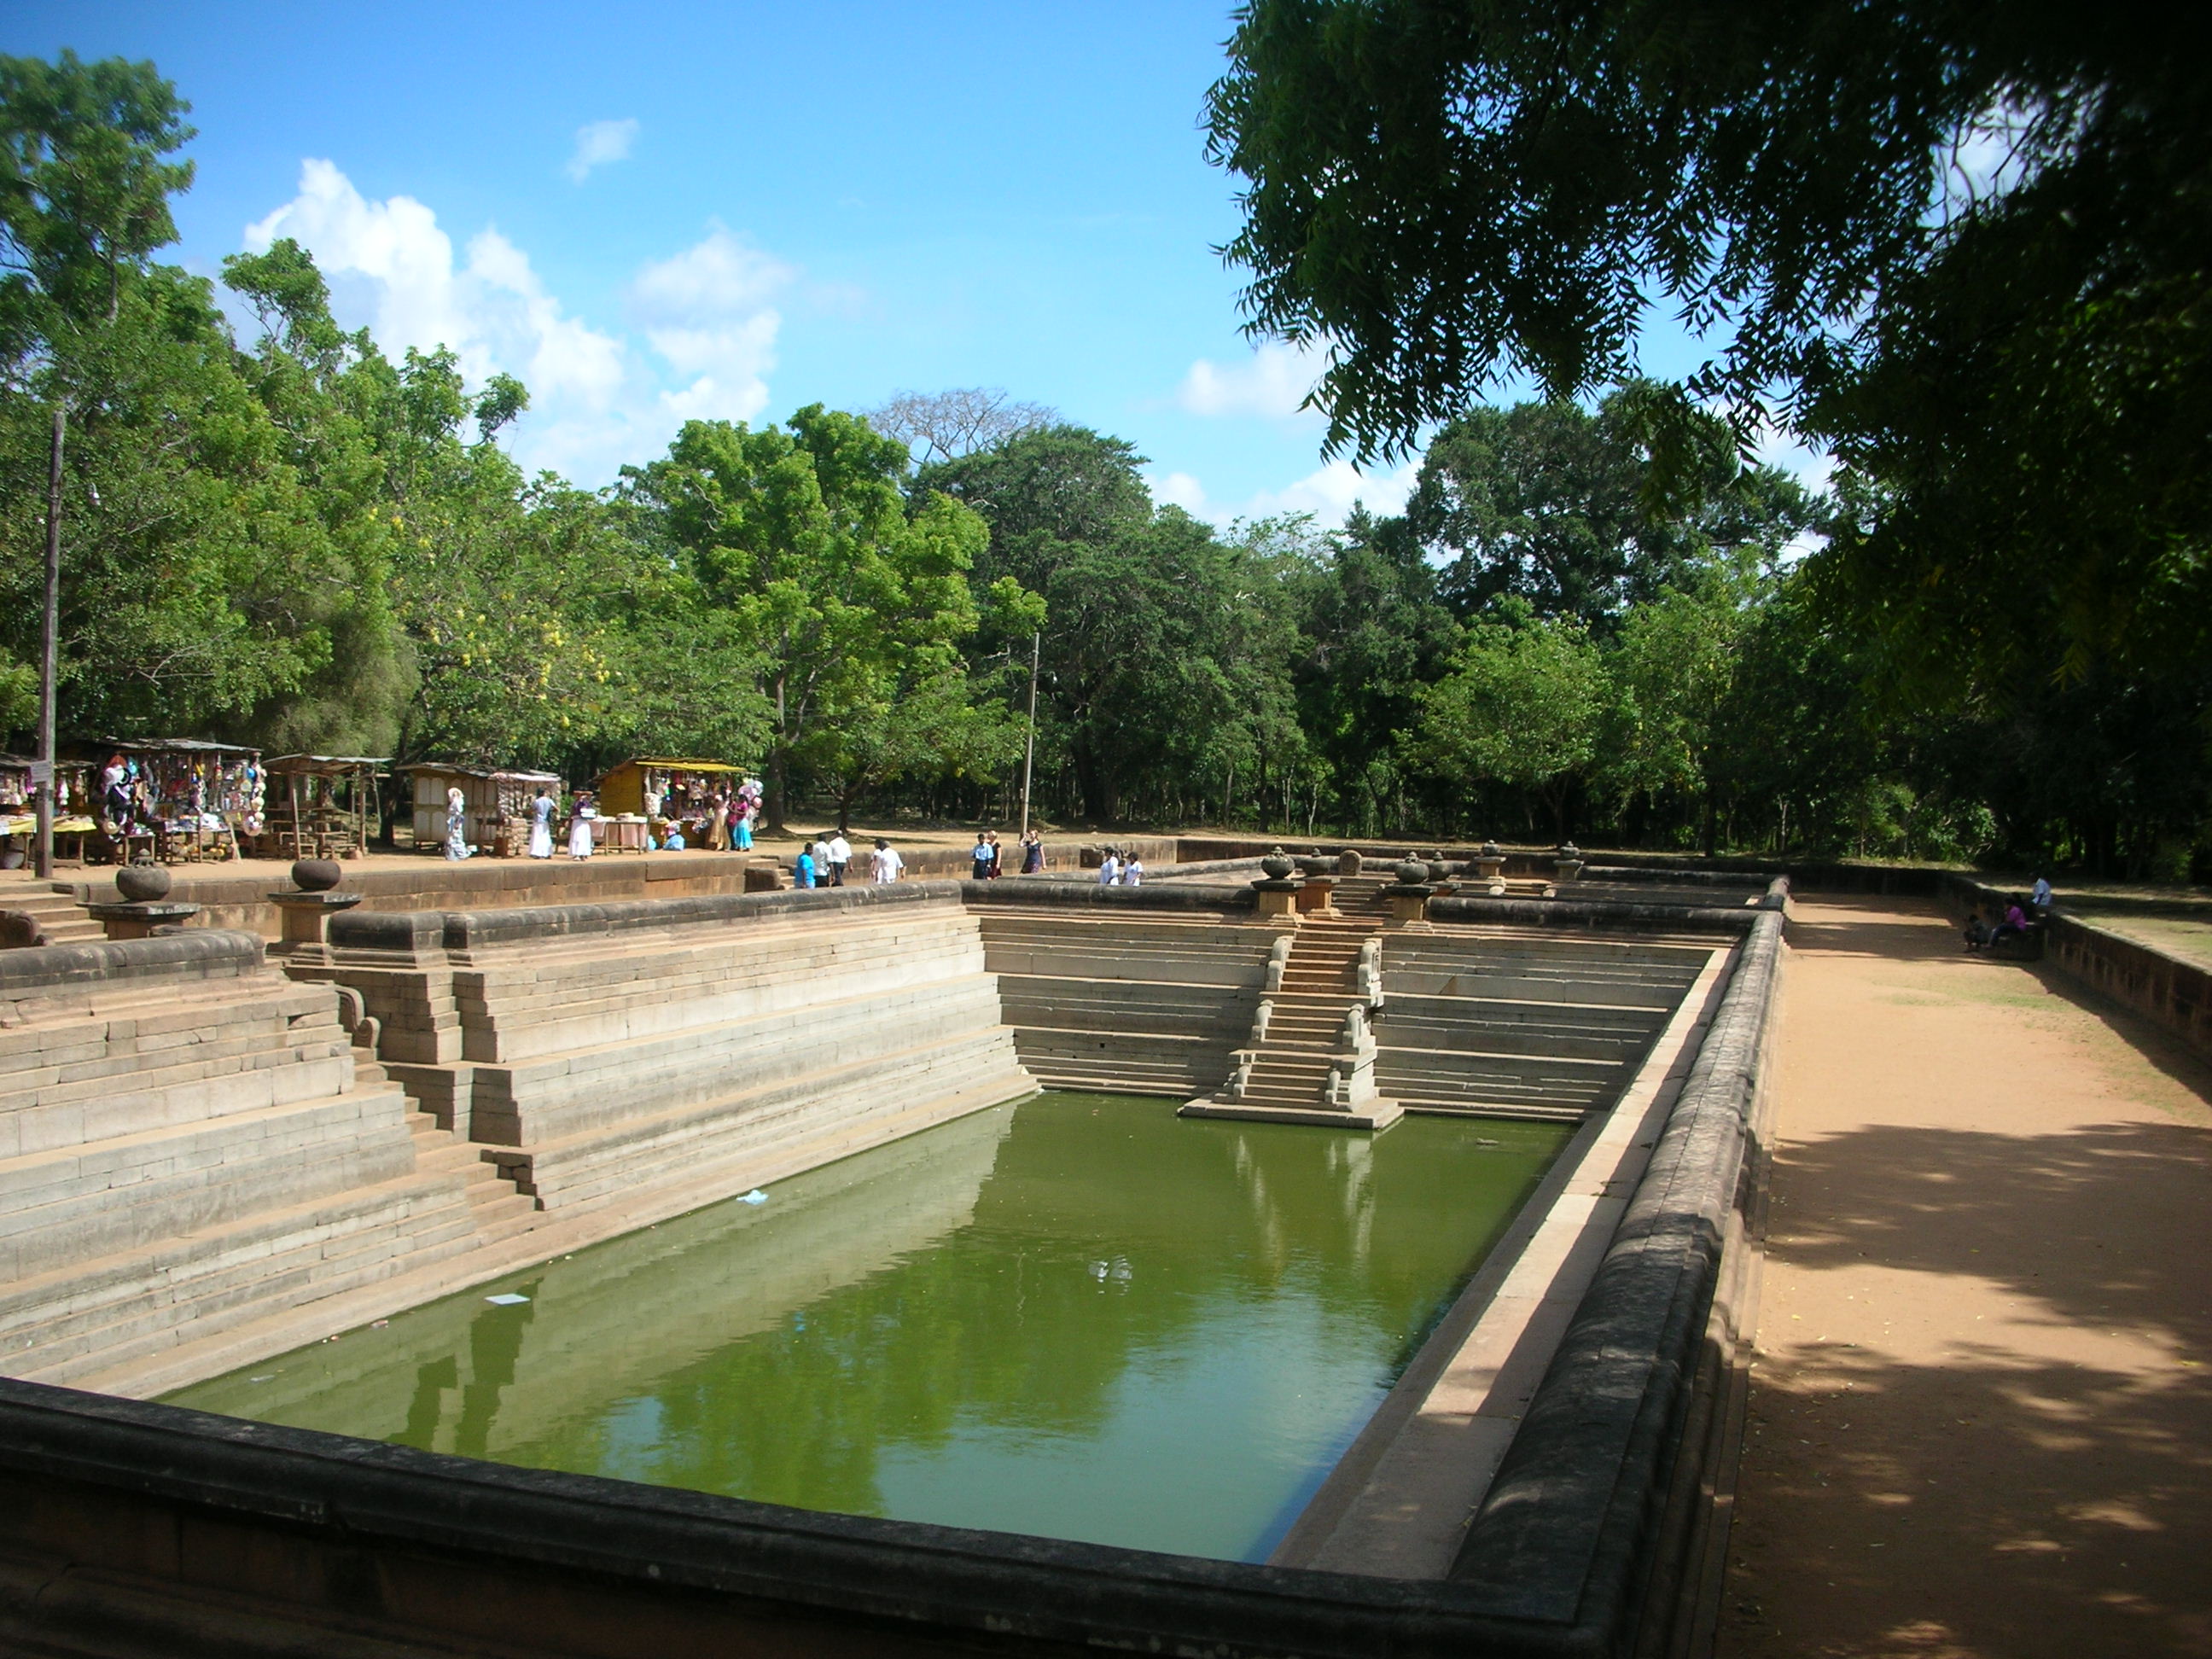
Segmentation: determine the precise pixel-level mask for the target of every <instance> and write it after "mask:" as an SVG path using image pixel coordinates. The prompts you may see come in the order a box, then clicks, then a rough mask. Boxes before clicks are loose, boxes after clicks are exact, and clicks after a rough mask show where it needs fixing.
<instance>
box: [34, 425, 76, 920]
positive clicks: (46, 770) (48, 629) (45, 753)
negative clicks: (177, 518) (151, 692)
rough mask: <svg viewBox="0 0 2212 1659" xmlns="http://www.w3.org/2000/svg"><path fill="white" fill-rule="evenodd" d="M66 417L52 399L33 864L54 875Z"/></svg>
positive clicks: (41, 874) (41, 873) (43, 877)
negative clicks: (56, 707) (36, 810)
mask: <svg viewBox="0 0 2212 1659" xmlns="http://www.w3.org/2000/svg"><path fill="white" fill-rule="evenodd" d="M67 419H68V414H67V411H66V408H65V406H64V404H62V402H61V401H60V399H58V398H57V399H56V400H55V402H54V444H53V453H52V456H51V457H50V458H49V459H48V461H47V465H46V617H45V621H44V627H43V629H41V635H42V637H41V640H40V654H39V766H40V774H41V775H40V779H39V793H38V811H39V844H38V850H37V855H36V859H35V861H34V863H33V869H34V870H35V871H36V872H37V873H38V878H39V879H40V881H52V879H53V878H54V701H55V697H56V696H57V694H58V691H59V690H60V678H59V673H60V667H61V634H62V434H63V428H64V422H66V421H67Z"/></svg>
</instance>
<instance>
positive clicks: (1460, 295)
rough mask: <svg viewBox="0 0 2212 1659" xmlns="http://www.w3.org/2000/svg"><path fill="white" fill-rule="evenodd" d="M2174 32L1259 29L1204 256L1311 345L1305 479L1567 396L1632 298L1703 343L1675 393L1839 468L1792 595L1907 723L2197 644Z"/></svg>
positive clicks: (1647, 3)
mask: <svg viewBox="0 0 2212 1659" xmlns="http://www.w3.org/2000/svg"><path fill="white" fill-rule="evenodd" d="M2200 25H2201V20H2200V19H2199V17H2198V16H2197V14H2196V13H2195V12H2194V11H2193V10H2191V9H2189V8H2174V7H2167V8H2156V7H2143V8H2136V9H2130V10H2129V11H2128V12H2127V13H2126V14H2125V15H2124V16H2122V17H2118V18H2115V17H2112V16H2110V15H2102V14H2091V13H2087V12H2081V11H2069V10H2067V9H2040V10H2039V9H2022V8H2020V7H2015V6H1983V7H1972V6H1968V7H1961V6H1956V5H1950V4H1945V3H1941V0H1912V3H1907V4H1904V5H1899V6H1892V7H1889V8H1887V9H1879V8H1877V9H1869V8H1868V7H1866V6H1863V5H1861V4H1858V3H1857V0H1814V3H1808V4H1804V5H1797V6H1789V7H1772V6H1759V5H1754V4H1749V3H1746V0H1598V3H1593V4H1576V5H1566V4H1559V3H1548V4H1523V5H1505V4H1496V3H1476V4H1468V5H1459V6H1440V5H1435V4H1431V3H1428V0H1255V3H1253V4H1251V5H1249V7H1247V8H1246V9H1245V10H1244V12H1243V15H1242V17H1241V20H1240V22H1239V26H1238V28H1237V35H1236V38H1235V40H1234V41H1233V43H1232V46H1231V55H1232V65H1231V70H1230V72H1229V74H1228V75H1227V76H1225V77H1224V78H1223V80H1222V81H1221V82H1219V83H1218V85H1217V86H1216V87H1215V88H1214V89H1213V92H1212V99H1211V105H1210V122H1211V128H1212V154H1213V155H1214V157H1215V159H1216V160H1218V161H1220V162H1222V163H1224V164H1225V165H1227V166H1229V167H1233V168H1234V169H1236V170H1237V171H1238V172H1240V173H1243V175H1244V176H1245V177H1246V178H1247V179H1249V181H1250V183H1249V189H1248V191H1247V192H1246V194H1245V197H1244V205H1245V223H1244V226H1243V231H1242V233H1241V234H1239V235H1238V237H1237V239H1236V240H1235V241H1234V242H1233V243H1232V245H1231V250H1230V252H1231V257H1232V258H1235V259H1237V260H1238V261H1240V262H1241V263H1243V264H1244V265H1246V266H1247V267H1248V268H1249V270H1250V271H1251V272H1252V282H1251V284H1250V286H1249V289H1247V292H1246V303H1247V306H1248V309H1249V313H1250V316H1251V319H1252V326H1253V327H1254V328H1255V330H1257V331H1266V332H1270V333H1273V334H1278V335H1281V336H1284V337H1288V338H1291V339H1294V340H1299V341H1304V342H1310V343H1316V344H1319V345H1322V346H1325V347H1327V348H1328V349H1329V350H1330V352H1331V353H1332V357H1331V364H1330V368H1329V369H1328V373H1327V374H1325V375H1324V377H1323V379H1322V385H1321V388H1320V392H1319V398H1320V402H1321V404H1322V406H1323V407H1325V408H1326V409H1327V410H1328V412H1329V414H1330V416H1331V426H1330V429H1329V441H1330V444H1331V446H1332V447H1339V448H1345V447H1348V448H1350V449H1352V450H1353V451H1355V452H1356V453H1358V454H1360V455H1362V456H1366V455H1370V454H1373V453H1389V452H1395V451H1398V450H1402V449H1403V448H1405V447H1407V446H1409V445H1410V444H1412V443H1413V441H1415V440H1416V438H1417V436H1418V435H1419V433H1420V432H1421V431H1422V430H1423V428H1425V427H1426V426H1428V425H1430V424H1431V423H1433V422H1438V421H1447V420H1450V419H1452V418H1454V417H1455V416H1458V415H1459V414H1460V413H1461V411H1462V409H1463V408H1464V407H1465V406H1466V404H1468V402H1469V401H1470V400H1471V399H1472V398H1474V396H1476V395H1477V394H1479V393H1480V392H1482V391H1483V390H1484V389H1485V388H1486V387H1491V386H1496V385H1498V384H1500V383H1501V382H1502V380H1507V379H1510V378H1513V377H1516V376H1526V377H1528V378H1530V379H1533V380H1534V381H1535V382H1536V383H1537V384H1538V385H1539V386H1541V387H1542V388H1543V389H1544V391H1545V392H1547V394H1548V395H1550V396H1552V397H1555V398H1565V397H1571V396H1576V395H1580V394H1583V393H1587V392H1593V391H1595V389H1597V388H1598V387H1600V386H1605V385H1607V384H1609V383H1612V382H1613V381H1615V380H1620V379H1621V378H1623V377H1624V376H1626V375H1628V374H1632V373H1633V372H1634V369H1635V347H1636V341H1637V338H1638V333H1639V331H1640V329H1641V328H1642V326H1643V323H1644V318H1645V316H1646V314H1647V313H1649V312H1650V309H1651V308H1652V307H1655V306H1657V305H1662V304H1663V305H1667V306H1668V307H1671V308H1673V309H1674V310H1676V311H1677V312H1678V313H1679V314H1680V316H1681V317H1682V318H1683V319H1685V320H1686V321H1687V322H1688V323H1689V324H1690V325H1691V326H1692V328H1694V329H1697V330H1699V331H1704V332H1705V333H1706V334H1707V335H1709V336H1710V337H1711V338H1712V339H1713V340H1714V341H1715V343H1716V348H1717V349H1716V355H1715V356H1714V359H1713V360H1712V361H1711V362H1709V363H1708V364H1707V365H1706V366H1705V368H1703V369H1702V370H1700V371H1699V373H1698V374H1695V375H1693V376H1692V380H1691V382H1690V386H1691V390H1692V392H1694V393H1695V394H1697V395H1698V396H1699V397H1701V398H1705V399H1708V400H1710V401H1714V402H1717V403H1718V404H1720V405H1722V406H1723V408H1725V409H1726V410H1728V411H1729V414H1730V416H1731V418H1732V419H1733V420H1734V421H1735V422H1736V423H1737V425H1738V428H1739V430H1740V431H1741V432H1743V433H1746V434H1747V433H1748V431H1749V430H1750V428H1751V426H1752V424H1753V422H1755V421H1756V420H1757V419H1758V418H1759V416H1760V413H1761V411H1762V410H1763V409H1764V408H1765V406H1766V405H1765V399H1767V398H1770V397H1776V396H1778V397H1779V398H1780V400H1781V403H1782V406H1783V409H1784V414H1785V416H1786V417H1788V418H1789V419H1790V420H1792V421H1794V422H1796V423H1797V424H1798V425H1799V426H1800V427H1801V428H1802V429H1804V430H1806V431H1808V432H1809V433H1811V434H1813V435H1816V436H1824V437H1826V438H1827V439H1829V440H1831V441H1832V442H1833V443H1834V444H1835V446H1836V447H1838V451H1839V452H1840V453H1841V455H1842V456H1843V458H1844V461H1845V462H1846V464H1847V466H1848V467H1849V468H1850V470H1851V471H1856V472H1857V474H1858V475H1859V477H1858V483H1859V484H1860V485H1861V486H1863V488H1862V490H1861V493H1860V495H1859V498H1858V499H1859V504H1860V506H1861V507H1863V509H1864V510H1863V512H1861V513H1857V514H1855V515H1852V516H1850V517H1848V518H1846V519H1845V520H1843V521H1842V522H1841V523H1840V524H1839V526H1838V541H1837V546H1836V549H1835V550H1834V552H1833V554H1832V556H1831V558H1830V559H1829V560H1828V561H1827V562H1828V564H1829V565H1830V566H1831V567H1832V570H1833V573H1834V575H1835V577H1836V580H1834V581H1833V582H1832V584H1831V585H1830V586H1829V587H1828V589H1827V590H1826V591H1827V594H1828V602H1829V603H1832V604H1833V603H1838V602H1840V603H1844V604H1847V605H1850V609H1851V614H1852V615H1853V616H1854V617H1855V618H1856V619H1857V624H1858V625H1860V626H1873V627H1876V628H1879V629H1882V630H1884V631H1885V632H1886V633H1888V634H1890V635H1893V636H1894V637H1893V647H1895V653H1894V655H1893V659H1892V662H1891V665H1890V666H1891V669H1892V671H1893V672H1895V673H1897V674H1898V675H1899V677H1900V679H1901V680H1903V681H1905V682H1907V683H1909V684H1910V685H1911V688H1912V690H1911V695H1912V696H1916V697H1918V698H1920V699H1921V700H1923V701H1925V700H1926V699H1928V698H1931V697H1936V696H1945V697H1960V696H1964V697H1966V698H1969V699H1971V698H1972V696H1975V695H1977V692H1976V684H1977V682H1976V677H1977V676H1979V677H1981V679H1980V683H1981V689H1982V690H1983V691H1984V692H1986V691H1988V690H1992V689H1993V687H1994V684H1996V683H1997V682H2002V681H2004V680H2006V679H2008V678H2015V677H2016V672H2015V671H2026V672H2027V674H2028V675H2029V676H2030V677H2031V678H2032V677H2033V676H2034V675H2038V674H2041V675H2049V674H2053V673H2056V674H2057V675H2059V676H2061V677H2063V678H2080V677H2081V676H2082V675H2084V674H2086V673H2087V672H2089V671H2090V670H2091V668H2092V665H2093V663H2094V662H2096V661H2097V660H2099V659H2101V658H2106V657H2109V658H2110V659H2112V660H2113V661H2114V662H2116V663H2118V664H2119V665H2121V666H2122V669H2123V671H2125V672H2130V673H2133V672H2136V671H2140V670H2142V668H2143V667H2144V665H2150V666H2151V667H2153V668H2155V666H2156V665H2158V664H2159V663H2160V662H2161V661H2171V660H2173V659H2174V658H2175V656H2176V654H2177V653H2191V654H2196V655H2201V654H2202V653H2203V651H2204V649H2205V648H2206V644H2207V640H2208V634H2207V627H2208V624H2207V623H2206V622H2205V618H2206V617H2212V604H2208V603H2207V600H2208V599H2212V586H2208V585H2209V584H2212V575H2209V574H2208V565H2212V556H2208V552H2207V549H2208V546H2212V494H2208V491H2207V488H2206V485H2205V482H2204V481H2205V480H2206V479H2207V478H2208V477H2212V453H2208V446H2212V419H2208V418H2207V416H2208V411H2212V353H2208V349H2207V347H2206V344H2205V331H2204V329H2203V321H2202V316H2201V312H2202V307H2203V286H2204V277H2203V273H2204V271H2205V270H2206V269H2207V267H2208V261H2212V212H2208V210H2207V208H2208V203H2212V99H2207V98H2206V97H2205V96H2204V85H2203V40H2202V38H2201V27H2200ZM1672 424H1673V427H1674V438H1675V439H1679V437H1680V435H1681V431H1682V428H1681V423H1680V422H1679V421H1677V422H1673V423H1672ZM1668 447H1674V443H1673V442H1672V441H1670V442H1669V445H1668Z"/></svg>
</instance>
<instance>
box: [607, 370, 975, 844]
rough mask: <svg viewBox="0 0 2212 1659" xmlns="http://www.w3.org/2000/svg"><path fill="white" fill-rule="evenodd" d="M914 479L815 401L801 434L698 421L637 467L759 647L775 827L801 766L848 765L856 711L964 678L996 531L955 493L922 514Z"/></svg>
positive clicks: (647, 490) (896, 458)
mask: <svg viewBox="0 0 2212 1659" xmlns="http://www.w3.org/2000/svg"><path fill="white" fill-rule="evenodd" d="M906 470H907V456H906V450H905V447H904V446H903V445H902V444H901V443H900V442H899V441H897V440H896V438H890V437H886V436H884V435H882V434H880V433H878V432H876V431H874V430H872V428H870V427H869V425H868V423H867V422H866V421H864V420H862V419H861V418H860V417H859V416H853V415H844V414H837V413H834V412H832V411H830V410H825V409H823V407H822V406H821V405H819V404H812V405H810V406H809V407H807V408H805V409H802V410H799V412H798V413H797V414H796V415H794V416H792V418H791V422H790V424H789V426H788V428H783V427H775V426H769V427H763V428H760V429H759V430H757V431H755V430H751V429H750V428H747V427H745V426H744V424H742V423H738V424H732V423H731V422H723V421H693V422H688V423H686V425H685V426H684V429H683V431H682V432H680V433H679V434H678V435H677V438H676V441H675V442H674V443H673V444H672V445H671V446H670V448H669V453H668V457H667V459H665V460H661V461H655V462H653V463H652V464H651V465H647V466H646V467H643V468H641V469H632V470H629V471H627V472H626V475H625V476H626V477H628V478H629V483H630V488H631V491H632V493H633V495H634V496H635V499H636V500H637V501H639V502H640V503H641V505H643V506H644V507H647V509H648V510H649V511H650V512H651V513H653V515H654V517H655V519H656V520H657V522H658V525H659V530H660V532H661V533H662V534H664V535H665V536H666V538H668V540H669V542H670V543H671V544H672V545H673V546H674V547H676V548H678V549H679V550H681V551H682V553H683V555H684V557H685V559H686V560H687V562H688V563H689V566H690V569H691V571H692V572H693V574H694V575H695V576H696V580H698V581H699V583H700V584H701V586H702V589H703V591H704V593H705V596H706V599H707V602H708V604H709V605H712V606H714V608H716V609H718V610H721V611H727V612H728V613H730V615H731V617H732V620H733V622H734V623H735V625H736V627H737V629H738V632H739V634H740V635H742V636H743V637H744V638H745V639H746V640H748V641H750V642H752V644H753V645H754V647H755V648H756V649H757V651H758V652H759V653H760V662H761V667H760V669H759V679H760V689H761V690H762V691H763V694H764V695H765V696H766V698H767V701H768V703H769V748H768V755H767V774H768V783H769V789H768V797H767V801H766V803H765V805H766V808H767V812H768V817H769V823H770V824H771V825H772V826H780V825H781V823H782V821H783V817H784V814H785V811H786V802H787V791H788V782H789V775H790V771H791V769H792V767H793V763H799V764H811V765H815V766H818V767H820V768H821V769H823V770H825V771H828V772H831V773H835V772H837V771H839V770H840V769H844V768H845V766H846V765H847V764H848V759H849V757H848V756H846V755H845V754H844V753H843V752H842V748H843V744H844V736H843V731H842V728H843V726H844V722H845V720H846V717H847V716H848V714H850V713H852V712H853V711H854V710H856V709H862V708H869V707H871V706H873V705H877V704H879V703H881V702H884V701H885V700H886V699H887V697H888V696H889V688H890V686H892V685H894V684H896V683H897V681H898V680H899V678H900V677H902V676H907V677H911V678H913V679H915V680H917V681H926V680H928V679H931V678H934V677H935V676H936V675H937V674H939V673H942V672H945V671H950V670H951V669H952V668H953V667H954V666H955V665H956V664H957V661H958V653H957V641H960V640H961V639H963V638H964V637H965V636H966V635H969V634H970V633H972V632H973V631H974V629H975V623H976V608H975V600H974V598H973V596H972V594H971V592H970V591H969V583H968V573H969V568H970V567H971V566H972V565H973V564H974V562H975V557H976V555H977V554H978V553H980V552H981V550H982V549H983V546H984V544H985V540H986V538H987V532H986V530H985V527H984V525H983V522H982V520H980V519H978V518H977V517H976V516H975V513H972V512H970V511H969V509H967V508H966V507H963V506H961V505H960V504H959V503H958V502H957V501H953V500H951V498H950V497H948V496H945V495H941V494H935V493H933V494H931V495H928V496H927V498H925V499H923V500H921V501H918V502H916V503H915V505H914V506H913V507H911V509H909V507H908V502H907V501H906V499H905V497H904V495H902V491H901V489H900V485H901V483H902V481H903V478H904V475H905V472H906Z"/></svg>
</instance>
